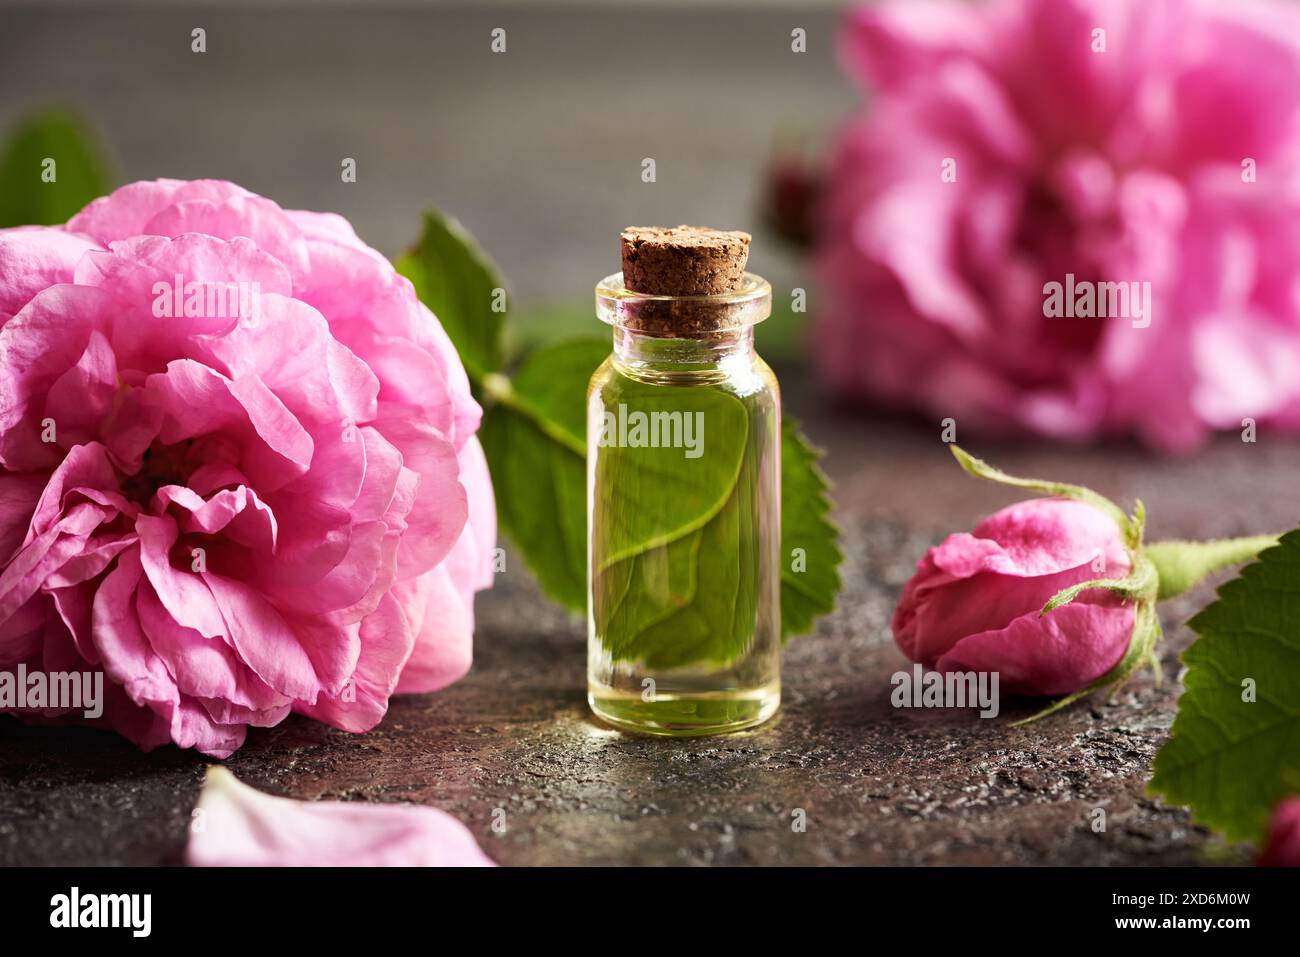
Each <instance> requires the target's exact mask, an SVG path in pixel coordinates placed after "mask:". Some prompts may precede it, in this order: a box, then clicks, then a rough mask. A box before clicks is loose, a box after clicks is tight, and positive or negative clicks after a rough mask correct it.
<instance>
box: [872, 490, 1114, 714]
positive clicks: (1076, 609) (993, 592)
mask: <svg viewBox="0 0 1300 957" xmlns="http://www.w3.org/2000/svg"><path fill="white" fill-rule="evenodd" d="M1132 568H1133V560H1132V557H1131V556H1130V554H1129V551H1128V549H1127V548H1126V547H1125V545H1124V541H1123V538H1122V536H1121V535H1120V531H1119V527H1118V526H1117V525H1116V524H1115V521H1114V519H1112V518H1111V517H1110V516H1108V515H1106V514H1105V513H1104V512H1102V511H1100V510H1099V509H1096V508H1093V507H1092V506H1091V505H1088V504H1085V503H1083V502H1077V501H1074V500H1072V499H1060V498H1039V499H1030V500H1029V501H1026V502H1017V503H1016V504H1015V505H1011V506H1009V507H1008V508H1004V509H1003V510H1002V511H1000V512H997V513H995V514H993V515H990V516H989V517H988V518H986V519H984V521H982V522H980V523H979V524H978V525H976V526H975V530H974V531H973V532H971V533H969V534H967V533H966V532H961V533H959V534H956V535H949V536H948V537H947V538H946V539H945V540H944V541H943V542H942V543H941V544H940V545H938V546H936V547H934V548H932V549H930V550H929V551H928V552H927V553H926V554H925V557H924V558H922V559H921V560H920V561H919V562H917V564H916V574H915V575H913V576H912V579H911V580H910V581H909V582H908V583H907V586H906V587H905V588H904V589H903V596H902V598H901V599H899V602H898V607H897V608H896V609H895V610H894V620H893V623H892V628H893V632H894V640H895V641H896V642H897V643H898V646H899V648H901V649H902V650H903V652H904V653H905V654H906V655H907V656H908V657H909V658H911V659H912V660H913V661H918V662H920V663H921V664H923V665H925V666H926V667H927V668H933V669H935V670H938V671H942V672H966V671H976V672H981V671H983V672H998V675H999V678H998V683H999V686H1000V687H1001V689H1002V690H1003V691H1005V692H1006V693H1008V694H1022V695H1064V694H1070V693H1072V692H1074V691H1078V690H1079V689H1080V688H1082V687H1084V686H1086V685H1088V684H1090V683H1091V682H1093V681H1095V680H1096V679H1098V678H1100V677H1101V676H1102V675H1104V674H1106V673H1107V672H1108V671H1110V670H1111V669H1112V668H1113V667H1115V665H1117V664H1118V663H1119V661H1120V659H1121V658H1123V657H1124V652H1125V651H1127V650H1128V645H1129V641H1130V640H1131V638H1132V637H1133V625H1134V619H1135V617H1136V610H1135V606H1134V605H1133V604H1132V603H1129V602H1125V601H1123V600H1121V599H1120V598H1118V597H1116V596H1115V595H1114V593H1112V592H1109V591H1105V590H1100V589H1098V590H1089V591H1085V592H1083V593H1082V594H1080V595H1079V596H1078V597H1077V598H1075V599H1074V601H1072V602H1070V603H1069V604H1067V605H1062V606H1061V607H1059V608H1056V609H1054V610H1053V611H1051V612H1050V613H1049V614H1047V615H1043V614H1041V612H1042V609H1043V606H1044V605H1045V604H1047V602H1048V600H1049V599H1051V598H1052V596H1054V595H1055V594H1056V593H1057V592H1060V591H1062V590H1064V589H1066V588H1069V587H1070V586H1071V585H1077V584H1079V583H1080V582H1086V581H1092V580H1095V579H1098V578H1124V577H1125V576H1127V575H1128V573H1129V572H1130V571H1131V570H1132Z"/></svg>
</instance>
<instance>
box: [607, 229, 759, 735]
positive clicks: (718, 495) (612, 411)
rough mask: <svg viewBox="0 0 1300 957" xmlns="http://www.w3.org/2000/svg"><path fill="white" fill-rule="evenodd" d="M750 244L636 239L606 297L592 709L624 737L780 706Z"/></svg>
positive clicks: (716, 728)
mask: <svg viewBox="0 0 1300 957" xmlns="http://www.w3.org/2000/svg"><path fill="white" fill-rule="evenodd" d="M749 242H750V237H749V235H748V234H746V233H741V232H727V231H721V230H713V229H703V228H698V227H688V226H679V227H676V228H672V229H664V228H657V227H654V228H651V227H647V228H637V227H633V228H629V229H626V230H624V231H623V234H622V259H623V271H622V272H621V273H615V274H614V275H612V276H609V277H608V278H606V279H604V280H602V281H601V282H600V284H599V285H598V286H597V287H596V311H597V314H598V316H599V318H600V319H602V320H603V321H604V322H606V323H608V324H609V325H611V326H613V333H614V348H613V354H612V355H611V356H610V357H609V358H608V359H607V360H606V361H605V362H604V363H603V364H602V365H601V367H600V368H599V369H597V370H596V373H595V375H594V376H593V377H592V380H591V385H590V387H589V389H588V392H587V508H588V516H587V517H588V524H587V528H588V589H589V592H588V603H587V633H588V639H587V649H588V654H587V689H588V691H587V700H588V702H589V703H590V705H591V709H592V711H594V712H595V713H596V715H597V716H599V717H600V718H601V719H602V720H604V721H606V722H607V723H609V724H611V725H613V726H615V727H617V728H621V729H624V730H631V731H641V732H647V733H652V734H668V735H698V734H714V733H719V732H724V731H736V730H739V729H741V728H748V727H753V726H754V725H757V724H760V723H762V722H763V721H766V720H767V719H768V718H770V717H772V715H773V714H775V713H776V710H777V708H778V707H779V705H780V701H781V684H780V652H781V637H780V636H781V618H780V616H781V609H780V577H781V575H780V536H781V398H780V392H779V389H778V387H777V383H776V378H775V376H773V374H772V371H771V369H769V368H768V367H767V364H766V363H764V362H763V360H762V359H760V358H759V357H758V354H757V353H756V352H755V351H754V325H755V324H756V323H758V322H761V321H762V320H763V319H765V318H767V316H768V314H769V313H770V312H771V305H772V290H771V287H770V286H769V285H768V283H767V282H766V281H765V280H763V279H761V278H759V277H758V276H755V275H752V274H750V273H748V272H746V271H745V265H746V262H747V260H748V256H749Z"/></svg>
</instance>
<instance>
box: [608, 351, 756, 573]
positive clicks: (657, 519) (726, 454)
mask: <svg viewBox="0 0 1300 957" xmlns="http://www.w3.org/2000/svg"><path fill="white" fill-rule="evenodd" d="M603 401H604V402H605V407H606V408H607V409H609V410H611V411H610V412H609V414H610V415H611V416H612V415H614V412H613V411H612V410H613V409H615V408H619V407H622V408H624V409H627V410H631V412H632V413H633V414H636V413H640V414H642V415H645V416H654V415H660V414H672V415H677V416H681V417H683V418H687V417H693V418H687V421H700V422H701V423H702V425H703V426H704V427H705V428H706V429H707V437H706V436H700V437H699V438H700V439H701V440H702V442H701V445H702V447H701V449H700V450H699V451H700V452H701V454H700V456H699V458H695V459H689V458H685V457H684V455H683V450H682V449H680V448H672V447H662V448H650V447H639V446H622V445H618V444H614V445H611V447H609V448H607V449H605V450H604V451H603V452H602V454H601V455H600V460H599V465H598V466H597V474H596V490H597V499H596V516H597V522H598V525H599V532H598V534H599V541H600V546H601V547H600V552H601V554H602V555H604V556H605V565H606V567H608V566H609V565H612V564H614V563H615V562H621V561H624V560H626V559H629V558H632V557H634V556H636V555H638V554H640V553H642V552H644V551H646V550H648V549H652V548H655V547H657V546H660V545H666V544H668V543H670V542H673V541H675V540H677V539H678V538H681V537H682V536H683V535H685V534H687V533H689V532H692V531H695V530H697V529H699V528H702V527H703V526H704V524H705V523H706V522H708V521H709V520H711V519H712V518H713V516H715V515H717V514H718V512H720V511H721V510H722V508H723V506H725V505H726V504H727V501H728V499H730V498H731V493H732V490H733V489H734V488H735V487H736V480H737V478H738V477H739V475H740V471H741V465H742V464H743V461H744V457H745V444H746V442H747V440H748V438H749V419H748V416H747V414H746V411H745V407H744V405H742V404H741V402H740V400H738V399H736V398H735V397H734V396H731V395H728V394H727V393H725V392H722V391H720V390H719V389H717V388H714V387H712V386H674V387H672V388H665V387H664V386H661V385H654V384H647V383H644V382H638V381H636V380H635V379H630V378H627V377H625V376H618V377H616V378H615V380H614V381H613V382H612V383H611V385H610V387H609V388H607V389H606V390H605V395H604V396H603ZM611 427H613V428H617V426H616V424H614V423H611ZM629 503H634V507H629Z"/></svg>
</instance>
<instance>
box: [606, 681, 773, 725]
mask: <svg viewBox="0 0 1300 957" xmlns="http://www.w3.org/2000/svg"><path fill="white" fill-rule="evenodd" d="M587 703H588V704H589V705H590V706H591V710H592V713H593V714H595V715H596V717H597V718H599V719H600V720H601V721H603V722H604V723H605V724H608V725H611V726H612V727H614V728H617V729H618V730H620V731H630V732H633V733H635V734H654V735H663V736H667V737H674V738H688V737H698V736H701V735H707V734H727V733H728V732H731V731H743V730H745V729H746V728H754V727H757V726H758V725H760V724H763V723H764V722H766V721H768V720H770V719H771V718H772V716H773V715H775V714H776V712H777V709H778V708H780V707H781V686H780V685H779V684H778V683H775V682H774V683H773V684H771V685H765V686H763V687H761V688H748V689H745V690H743V691H717V692H708V693H699V694H657V695H655V698H654V700H653V701H646V700H644V699H643V698H642V696H641V695H640V694H637V693H634V692H623V691H616V690H614V689H613V688H610V687H607V686H604V685H598V684H596V683H594V682H592V683H589V684H588V686H587Z"/></svg>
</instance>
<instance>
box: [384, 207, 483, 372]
mask: <svg viewBox="0 0 1300 957" xmlns="http://www.w3.org/2000/svg"><path fill="white" fill-rule="evenodd" d="M393 265H394V266H395V267H396V268H397V271H398V272H400V273H401V274H402V275H403V276H405V277H406V278H407V279H409V280H411V283H412V285H414V286H415V292H416V295H417V296H419V297H420V301H421V302H423V303H424V304H425V305H426V306H428V307H429V308H430V309H431V310H432V311H433V314H434V315H435V316H437V317H438V321H439V322H440V323H442V327H443V329H445V330H446V331H447V335H448V336H449V337H450V338H451V341H452V344H453V345H455V347H456V351H457V352H459V353H460V359H461V362H463V363H464V364H465V370H466V371H467V372H468V373H469V375H470V378H471V379H472V380H475V381H476V382H479V381H481V380H482V379H483V377H484V376H486V375H487V374H489V373H492V372H497V371H498V370H500V368H501V365H502V362H503V356H502V345H501V336H502V325H503V323H504V321H505V312H504V311H496V310H494V308H493V307H494V305H497V304H498V302H501V301H503V300H502V299H501V293H499V292H498V290H503V289H504V285H503V283H502V281H501V278H500V275H499V272H498V270H497V268H496V265H495V264H494V263H493V262H492V260H490V259H489V258H488V257H487V255H486V254H485V253H484V252H483V251H482V250H481V249H480V248H479V246H478V244H477V243H476V242H475V241H474V237H473V236H471V235H470V234H469V232H468V231H467V230H466V229H465V228H464V227H463V226H462V225H461V224H460V223H459V222H457V221H456V220H455V219H453V218H452V217H450V216H444V215H443V214H442V213H439V212H438V211H437V210H427V211H426V212H425V214H424V231H423V233H421V235H420V240H419V242H417V243H416V244H415V248H414V249H412V250H411V251H410V252H408V253H407V254H406V255H404V256H402V257H400V258H399V259H398V260H397V261H396V262H395V263H394V264H393Z"/></svg>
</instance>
